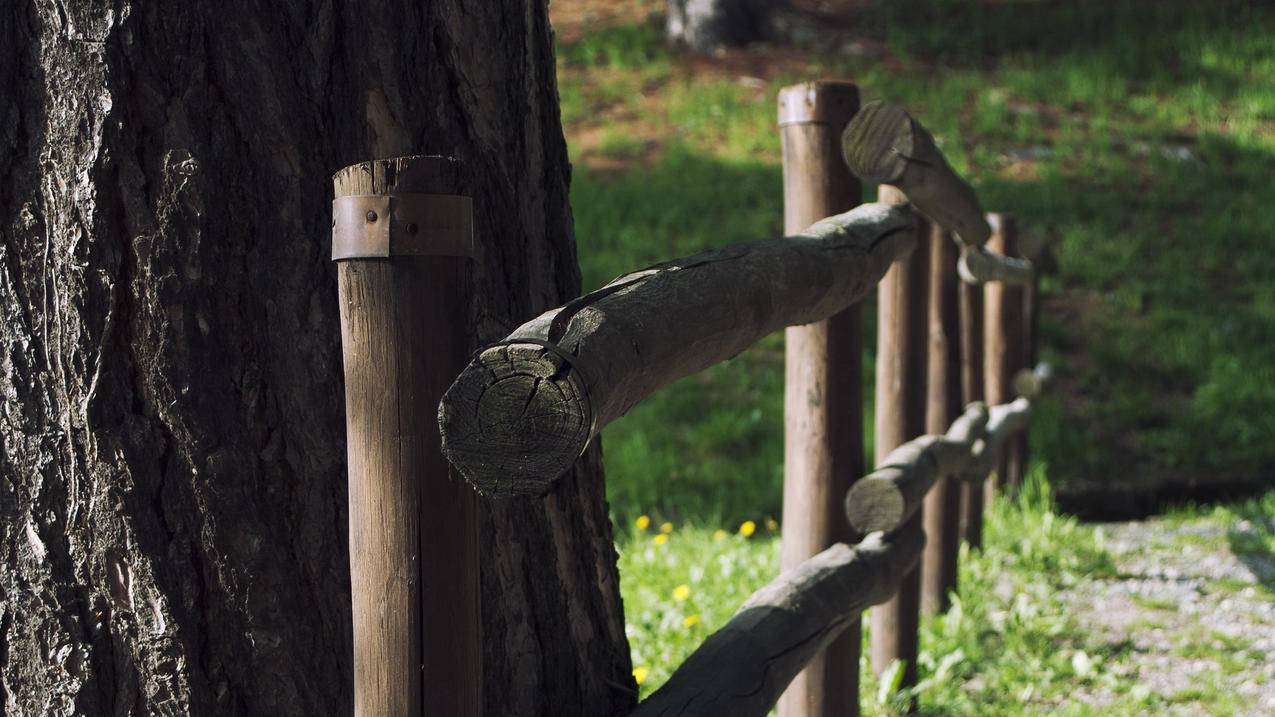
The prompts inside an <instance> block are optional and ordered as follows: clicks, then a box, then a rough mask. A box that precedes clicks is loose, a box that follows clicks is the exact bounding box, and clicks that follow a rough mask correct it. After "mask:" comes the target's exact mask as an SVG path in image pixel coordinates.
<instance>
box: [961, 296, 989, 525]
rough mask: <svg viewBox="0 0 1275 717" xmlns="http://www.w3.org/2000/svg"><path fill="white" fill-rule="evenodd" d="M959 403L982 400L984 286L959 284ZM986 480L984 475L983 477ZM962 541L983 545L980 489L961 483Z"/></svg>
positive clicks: (981, 487)
mask: <svg viewBox="0 0 1275 717" xmlns="http://www.w3.org/2000/svg"><path fill="white" fill-rule="evenodd" d="M959 292H960V310H961V400H962V402H964V403H966V404H969V403H973V402H974V401H982V400H983V285H982V284H969V283H966V282H961V284H960V288H959ZM984 477H986V476H984ZM960 493H961V521H960V523H961V526H960V531H961V539H962V540H964V541H965V542H966V543H968V544H969V545H970V547H973V548H978V547H981V546H982V544H983V486H982V485H981V484H980V485H975V484H973V483H971V482H969V481H962V482H961V484H960Z"/></svg>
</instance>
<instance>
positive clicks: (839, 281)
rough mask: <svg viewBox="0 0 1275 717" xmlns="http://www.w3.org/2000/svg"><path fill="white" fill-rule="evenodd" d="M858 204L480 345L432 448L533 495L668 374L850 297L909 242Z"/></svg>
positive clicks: (651, 274) (888, 216)
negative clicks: (439, 442) (793, 232)
mask: <svg viewBox="0 0 1275 717" xmlns="http://www.w3.org/2000/svg"><path fill="white" fill-rule="evenodd" d="M912 227H913V225H912V219H911V214H910V212H908V211H907V210H906V209H904V208H902V207H896V206H890V205H884V204H867V205H864V206H861V207H858V208H857V209H854V210H852V211H850V212H847V213H845V214H841V215H838V216H835V217H829V218H827V219H824V220H822V221H819V222H817V223H815V224H814V225H812V226H811V227H809V228H808V229H807V230H806V231H805V232H804V233H802V234H800V235H797V236H795V237H788V238H786V239H780V240H770V241H762V242H754V243H749V244H740V245H735V246H730V247H725V248H723V249H717V250H714V251H709V252H705V253H702V254H697V255H695V256H692V257H688V258H685V259H679V260H675V261H671V262H668V263H665V264H660V265H657V266H653V267H651V268H649V269H646V270H643V271H639V272H635V273H632V274H627V275H625V276H622V277H620V278H618V279H616V280H615V281H613V282H611V283H610V284H608V285H607V286H605V287H603V288H602V289H599V290H598V291H595V292H593V293H591V294H586V295H585V296H583V297H580V298H578V299H576V300H574V301H571V302H569V303H568V304H566V305H565V306H563V307H560V308H557V309H553V310H551V311H548V312H546V313H544V314H542V315H541V316H539V317H537V318H536V319H533V320H532V321H530V322H528V323H526V324H523V325H522V326H521V327H519V328H518V329H516V330H515V331H514V332H513V333H512V334H510V335H509V336H508V337H507V338H506V339H505V340H504V341H502V342H500V343H497V344H495V345H492V346H489V347H488V348H486V349H485V350H483V351H482V352H481V353H480V354H479V355H478V356H477V357H476V358H475V359H474V360H473V361H472V362H471V363H470V364H469V366H468V367H466V369H465V370H464V372H462V373H461V374H460V376H459V377H458V378H457V379H456V381H455V383H453V384H452V386H451V388H450V389H448V391H447V394H446V396H445V397H444V399H443V401H442V404H441V406H440V407H439V422H440V425H441V427H442V435H443V451H444V452H445V453H446V455H447V457H448V459H449V460H451V462H452V463H453V464H454V465H455V466H457V467H458V468H459V469H460V470H461V472H462V473H463V474H464V475H465V477H466V478H468V479H469V481H470V482H471V483H473V484H474V485H475V486H476V487H478V489H479V490H480V491H482V492H484V493H487V494H491V495H532V496H534V495H540V494H543V493H544V492H545V491H546V490H547V489H548V488H549V487H550V485H552V483H553V481H554V480H556V479H557V478H558V477H559V476H560V475H561V474H562V472H563V471H565V470H566V469H567V468H568V467H569V466H570V465H571V463H572V462H573V461H574V460H575V459H576V457H577V456H579V455H580V453H581V451H583V450H584V448H585V446H586V445H587V444H588V442H589V440H590V439H591V438H592V437H593V436H595V435H597V433H598V432H599V431H600V430H601V429H602V428H603V427H605V426H606V425H607V424H608V423H610V422H611V421H613V420H615V419H616V418H618V417H619V416H621V415H623V414H624V412H625V411H627V410H629V409H630V408H632V407H633V406H634V405H635V404H637V403H638V402H639V401H641V400H642V399H644V398H646V397H647V396H649V395H650V394H651V393H653V392H654V391H656V390H657V389H659V388H661V387H662V386H665V385H667V384H669V383H671V382H672V381H674V380H676V379H678V378H681V377H683V376H688V375H690V374H692V373H695V372H697V371H701V370H703V369H705V368H707V367H709V366H712V365H713V364H716V363H718V362H721V361H724V360H726V359H728V358H731V357H732V356H735V355H736V354H738V353H739V352H741V351H743V350H744V349H746V348H748V347H749V346H751V345H752V344H753V343H755V342H756V341H758V340H759V339H761V338H762V337H764V336H765V335H767V334H769V333H771V332H773V331H776V330H778V329H780V328H783V327H785V326H789V325H794V324H805V323H810V322H812V321H819V320H822V319H825V318H827V317H829V316H831V315H833V314H836V313H837V312H839V311H841V310H843V309H845V308H846V307H847V306H849V305H850V304H853V303H854V302H856V301H858V300H859V299H861V298H862V297H863V296H864V295H865V294H867V292H868V291H870V290H871V289H872V287H873V286H875V285H876V283H877V281H878V280H879V279H880V278H881V276H882V275H884V274H885V272H886V269H887V268H888V267H889V265H890V263H891V262H892V261H894V260H895V259H896V258H897V257H899V256H902V255H904V254H906V253H907V252H909V251H911V250H912V248H913V247H914V246H915V244H916V237H915V233H914V231H913V228H912Z"/></svg>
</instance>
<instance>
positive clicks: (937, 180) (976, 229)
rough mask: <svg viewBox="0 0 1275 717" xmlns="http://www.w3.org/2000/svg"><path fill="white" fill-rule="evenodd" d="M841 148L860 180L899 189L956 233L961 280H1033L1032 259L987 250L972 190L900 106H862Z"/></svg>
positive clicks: (985, 233)
mask: <svg viewBox="0 0 1275 717" xmlns="http://www.w3.org/2000/svg"><path fill="white" fill-rule="evenodd" d="M841 149H842V154H843V155H844V156H845V160H846V164H848V165H849V166H850V171H851V172H853V173H854V174H855V176H857V177H859V179H861V180H863V181H864V182H865V183H868V184H890V185H894V186H895V187H898V188H899V189H900V190H902V192H903V193H904V194H905V195H907V198H908V201H910V202H911V203H912V205H913V206H915V207H916V208H917V210H918V211H920V212H921V213H922V214H924V215H926V216H927V217H929V218H930V219H932V220H934V221H935V222H938V224H939V225H941V226H942V227H943V228H945V229H947V230H949V231H951V232H953V233H954V234H955V235H956V237H957V238H958V239H959V240H960V244H961V259H960V265H959V267H960V273H961V278H962V279H964V280H965V281H967V282H969V283H972V284H981V283H984V282H988V281H1001V282H1006V283H1013V284H1025V283H1027V282H1029V281H1031V278H1032V264H1031V262H1030V261H1027V260H1025V259H1016V258H1013V257H1008V256H1002V255H999V254H993V253H991V252H989V251H988V250H987V249H986V248H985V247H984V246H983V245H984V244H986V243H987V240H988V238H989V237H990V236H991V235H992V228H991V226H990V225H989V224H988V223H987V219H986V217H985V216H984V213H983V208H982V205H980V204H979V201H978V195H977V194H975V192H974V188H973V187H971V186H970V185H969V183H968V182H966V181H965V180H964V179H962V178H961V176H960V175H959V174H957V173H956V171H955V170H953V169H952V167H951V165H949V164H948V162H947V159H946V158H945V157H944V156H943V153H942V152H940V151H939V149H938V146H937V145H936V144H935V142H934V136H933V135H931V134H930V133H929V131H928V130H926V129H925V127H923V126H921V123H920V122H918V121H917V120H916V119H914V118H913V117H912V116H911V115H909V114H908V113H907V112H906V111H905V110H904V109H903V108H902V107H899V106H897V105H893V104H889V103H887V102H871V103H869V104H867V105H864V107H863V109H861V110H859V112H858V113H857V114H855V116H854V118H853V119H851V120H850V123H849V124H848V125H846V129H845V132H844V133H843V134H842V135H841Z"/></svg>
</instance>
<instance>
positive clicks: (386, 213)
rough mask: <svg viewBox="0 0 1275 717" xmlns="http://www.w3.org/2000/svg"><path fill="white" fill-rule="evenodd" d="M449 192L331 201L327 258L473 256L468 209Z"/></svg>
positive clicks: (468, 202)
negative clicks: (329, 238) (330, 248)
mask: <svg viewBox="0 0 1275 717" xmlns="http://www.w3.org/2000/svg"><path fill="white" fill-rule="evenodd" d="M472 205H473V203H472V201H471V200H470V198H469V197H465V196H460V195H454V194H359V195H351V196H348V197H338V198H337V199H335V200H334V201H333V202H332V260H333V261H341V260H342V259H366V258H378V257H379V258H387V257H392V256H460V257H472V256H473V255H474V230H473V209H472Z"/></svg>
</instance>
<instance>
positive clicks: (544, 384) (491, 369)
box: [438, 343, 593, 496]
mask: <svg viewBox="0 0 1275 717" xmlns="http://www.w3.org/2000/svg"><path fill="white" fill-rule="evenodd" d="M587 396H588V394H587V392H586V389H585V386H584V380H583V377H582V376H581V375H580V373H579V372H578V371H576V370H574V368H573V367H572V366H571V364H570V363H569V362H568V360H567V359H565V358H564V357H563V356H561V355H559V354H558V353H556V352H554V351H551V350H549V349H547V348H545V347H543V346H540V345H536V344H531V343H527V344H518V343H512V344H503V345H497V346H492V347H490V348H487V349H486V350H484V351H483V352H482V353H481V354H479V355H478V357H477V358H476V359H474V360H473V361H472V362H471V363H470V364H469V366H467V367H466V368H465V370H464V371H463V372H462V373H461V375H460V376H459V377H458V378H457V379H456V382H455V383H454V384H452V387H451V388H450V389H449V390H448V391H447V393H446V394H445V395H444V396H443V400H442V402H441V403H440V404H439V408H438V422H439V426H440V427H441V429H442V436H443V454H444V455H446V456H447V459H448V460H450V461H451V462H452V465H454V466H456V468H457V469H458V470H460V472H461V475H463V476H465V478H466V480H468V481H469V482H470V483H472V484H473V486H474V487H475V488H477V489H478V491H479V492H480V493H482V494H484V495H488V496H491V495H499V496H514V495H530V496H539V495H543V494H544V493H546V492H547V491H548V490H549V488H550V486H551V485H552V484H553V482H554V481H555V480H556V479H557V478H558V476H561V475H562V474H563V473H565V472H566V471H567V470H568V469H570V468H571V465H572V464H573V463H574V462H575V460H576V459H577V458H578V457H579V456H580V454H581V453H583V452H584V449H585V446H586V445H588V442H589V438H590V437H591V433H592V421H593V418H592V415H591V413H590V411H591V409H590V406H589V402H588V399H587Z"/></svg>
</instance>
